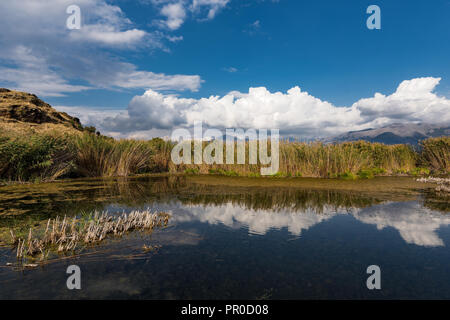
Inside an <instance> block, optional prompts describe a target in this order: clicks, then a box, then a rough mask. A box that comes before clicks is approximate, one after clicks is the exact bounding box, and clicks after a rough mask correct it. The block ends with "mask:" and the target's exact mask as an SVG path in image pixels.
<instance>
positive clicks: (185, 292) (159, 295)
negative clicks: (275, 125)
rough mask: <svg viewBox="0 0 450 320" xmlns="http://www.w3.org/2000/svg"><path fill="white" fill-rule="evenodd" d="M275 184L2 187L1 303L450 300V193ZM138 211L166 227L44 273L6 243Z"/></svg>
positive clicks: (191, 180) (153, 180)
mask: <svg viewBox="0 0 450 320" xmlns="http://www.w3.org/2000/svg"><path fill="white" fill-rule="evenodd" d="M279 180H280V179H273V180H271V179H261V178H259V179H258V178H254V179H244V178H225V177H224V178H221V177H220V178H217V177H211V178H208V177H201V178H196V177H182V176H175V177H167V176H159V177H158V176H155V177H141V178H133V179H124V180H122V179H110V180H71V181H67V182H58V183H52V184H42V185H16V186H7V187H0V298H1V299H17V298H18V299H25V298H26V299H79V298H92V299H116V298H117V299H119V298H120V299H121V298H126V299H128V298H130V299H325V298H331V299H367V298H369V299H390V298H406V299H407V298H425V299H427V298H438V299H439V298H446V299H450V271H449V268H448V266H449V265H450V250H449V245H450V214H449V210H450V209H449V203H448V198H447V199H436V198H434V197H432V196H431V195H430V194H429V193H428V192H426V191H423V190H420V189H418V188H417V186H414V187H413V188H407V187H406V186H407V185H408V183H409V182H411V181H413V179H412V178H377V179H374V180H372V181H369V182H364V183H361V187H359V186H358V183H357V182H348V183H347V184H345V183H343V184H342V186H341V187H339V186H337V185H335V184H334V182H330V183H329V184H330V185H329V186H328V185H327V182H326V181H325V182H320V183H319V184H320V185H317V183H318V182H314V181H313V179H311V181H310V182H305V183H303V182H302V183H300V184H297V183H295V182H292V181H294V180H295V179H290V180H289V179H288V180H289V181H290V182H287V183H284V182H280V181H279ZM267 181H268V182H267ZM303 181H305V180H303ZM351 183H354V184H356V186H353V187H351V186H350V187H349V184H351ZM370 184H378V186H379V187H377V188H375V189H376V190H372V189H370V188H365V186H369V185H370ZM395 184H400V185H404V187H395V190H394V189H393V187H392V186H393V185H395ZM411 184H413V183H412V182H411ZM136 209H137V210H142V209H150V210H152V211H165V212H168V213H170V214H171V218H170V220H169V225H168V227H167V228H163V229H158V230H154V231H153V232H152V233H148V232H147V233H146V232H131V233H129V234H127V235H126V236H124V237H121V238H118V237H109V238H108V239H107V240H106V241H104V242H102V243H100V244H98V245H95V246H90V247H86V248H84V249H82V250H81V251H80V252H78V255H76V256H71V255H70V254H67V255H66V256H63V255H61V256H59V257H53V258H52V259H50V260H49V261H47V262H46V263H45V264H42V265H39V266H38V267H37V268H22V267H20V266H19V265H17V261H16V252H15V250H14V248H12V247H11V246H10V245H7V242H8V241H9V240H10V238H9V229H10V228H14V229H15V230H24V231H26V230H28V229H29V228H30V227H31V228H33V227H35V226H39V225H40V224H42V223H46V221H47V220H48V219H49V218H50V217H53V218H54V217H56V216H62V217H63V216H64V215H66V216H75V215H80V214H82V213H83V212H92V211H94V210H98V211H103V210H107V211H108V212H109V213H110V214H115V213H122V212H130V211H132V210H136ZM144 245H152V246H157V249H155V250H152V251H145V250H144V249H143V246H144ZM9 263H10V264H12V265H7V264H9ZM69 265H78V266H79V267H80V269H81V283H82V284H81V285H82V288H81V290H68V289H67V287H66V280H67V277H68V275H67V274H66V269H67V267H68V266H69ZM370 265H378V266H379V267H380V269H381V290H369V289H368V288H367V286H366V280H367V278H368V277H369V274H367V273H366V269H367V267H368V266H370Z"/></svg>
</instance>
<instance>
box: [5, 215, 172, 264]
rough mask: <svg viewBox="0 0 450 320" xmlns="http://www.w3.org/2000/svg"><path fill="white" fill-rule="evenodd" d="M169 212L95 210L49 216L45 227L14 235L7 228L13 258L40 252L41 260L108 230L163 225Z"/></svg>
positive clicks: (97, 238) (94, 240)
mask: <svg viewBox="0 0 450 320" xmlns="http://www.w3.org/2000/svg"><path fill="white" fill-rule="evenodd" d="M169 217H170V215H169V214H167V213H165V212H160V213H152V212H150V211H132V212H131V213H129V214H127V213H123V214H121V215H119V216H113V215H109V214H107V213H106V212H103V213H99V212H95V214H93V215H88V216H82V217H81V218H78V217H72V218H67V217H64V218H60V217H56V218H55V219H49V220H48V221H47V224H46V227H45V230H43V229H38V230H33V229H32V228H30V229H29V232H28V236H24V235H17V234H16V233H15V232H14V231H13V230H12V229H10V235H11V244H12V245H14V246H15V248H16V256H17V259H19V260H22V259H24V258H34V257H35V256H37V255H39V254H40V257H41V258H40V260H44V259H46V258H47V256H48V255H49V254H50V253H51V252H57V253H64V252H70V251H71V252H74V250H75V249H76V248H77V246H79V245H80V244H84V245H88V244H94V243H99V242H101V241H103V240H104V239H105V238H106V237H107V236H108V235H109V234H112V235H115V236H122V235H123V234H125V233H126V232H129V231H132V230H147V231H151V230H153V229H154V228H157V227H165V226H167V224H168V221H169Z"/></svg>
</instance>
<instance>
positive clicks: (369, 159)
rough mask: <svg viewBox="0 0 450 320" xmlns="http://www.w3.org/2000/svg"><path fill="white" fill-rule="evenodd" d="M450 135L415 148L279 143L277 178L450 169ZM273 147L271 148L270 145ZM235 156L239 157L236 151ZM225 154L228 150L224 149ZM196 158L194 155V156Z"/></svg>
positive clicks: (250, 171) (245, 170)
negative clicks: (417, 148)
mask: <svg viewBox="0 0 450 320" xmlns="http://www.w3.org/2000/svg"><path fill="white" fill-rule="evenodd" d="M449 141H450V138H449V137H442V138H431V139H427V140H424V141H423V142H422V145H421V148H419V150H415V149H414V148H413V147H412V146H410V145H406V144H398V145H385V144H382V143H370V142H365V141H356V142H344V143H339V144H324V143H320V142H312V143H301V142H285V141H282V142H280V166H279V170H278V173H276V174H275V175H273V177H275V178H285V177H315V178H340V179H344V180H354V179H358V178H359V179H371V178H373V177H375V176H378V175H413V176H420V175H428V174H430V173H432V174H448V173H449V172H450V167H449V166H450V151H449V150H450V142H449ZM245 149H246V156H247V157H246V163H245V164H199V165H196V164H187V165H186V164H181V165H178V166H171V167H170V171H171V172H178V173H189V174H219V175H224V176H245V177H259V176H260V169H261V167H263V165H261V164H260V163H258V164H249V163H248V149H249V144H248V143H246V145H245ZM268 149H270V148H268ZM234 150H235V159H236V150H237V147H235V148H234ZM224 154H225V150H224ZM192 159H193V155H192Z"/></svg>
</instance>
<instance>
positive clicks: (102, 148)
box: [0, 132, 450, 183]
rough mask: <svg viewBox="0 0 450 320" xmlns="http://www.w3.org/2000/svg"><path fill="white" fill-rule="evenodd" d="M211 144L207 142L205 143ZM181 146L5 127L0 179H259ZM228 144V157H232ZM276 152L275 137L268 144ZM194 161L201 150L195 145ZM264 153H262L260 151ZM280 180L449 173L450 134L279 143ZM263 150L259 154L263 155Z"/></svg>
mask: <svg viewBox="0 0 450 320" xmlns="http://www.w3.org/2000/svg"><path fill="white" fill-rule="evenodd" d="M207 144H208V143H207V142H205V143H204V144H203V145H204V147H205V146H206V145H207ZM175 145H176V144H175V143H174V142H171V141H164V140H162V139H159V138H156V139H152V140H134V139H120V140H117V139H113V138H110V137H105V136H102V135H97V134H95V133H88V132H82V133H79V134H77V135H73V134H72V135H69V134H67V133H65V134H58V133H46V134H33V135H31V136H30V135H23V136H20V135H18V136H11V135H8V134H7V133H5V132H0V181H3V183H5V182H8V181H19V182H20V181H52V180H55V179H58V178H65V177H112V176H130V175H135V174H141V173H155V172H171V173H185V174H217V175H226V176H247V177H258V176H260V175H261V168H262V167H266V166H267V165H263V164H261V163H260V162H259V157H258V161H257V163H255V164H250V163H249V157H248V155H249V148H250V143H249V142H248V141H247V142H245V144H244V148H245V156H246V157H245V162H244V163H243V164H238V163H237V152H238V151H237V150H238V146H237V143H236V145H235V148H234V157H235V164H206V163H204V162H203V164H179V165H175V164H174V163H173V162H172V161H171V151H172V149H173V147H174V146H175ZM225 146H226V144H224V150H223V155H224V159H225V155H226V147H225ZM268 150H269V156H270V141H269V145H268ZM191 151H192V155H191V156H192V159H193V158H194V156H193V155H194V148H191ZM258 151H259V150H258ZM279 151H280V152H279V155H280V158H279V170H278V173H276V174H275V175H274V176H276V177H318V178H342V179H356V178H372V177H374V176H376V175H404V174H410V175H428V174H430V173H431V174H439V175H448V174H449V172H450V137H440V138H430V139H426V140H423V141H422V142H421V144H420V145H419V146H418V147H417V148H413V147H412V146H410V145H407V144H398V145H385V144H381V143H370V142H365V141H356V142H344V143H336V144H325V143H321V142H310V143H304V142H289V141H280V144H279ZM258 153H259V152H258Z"/></svg>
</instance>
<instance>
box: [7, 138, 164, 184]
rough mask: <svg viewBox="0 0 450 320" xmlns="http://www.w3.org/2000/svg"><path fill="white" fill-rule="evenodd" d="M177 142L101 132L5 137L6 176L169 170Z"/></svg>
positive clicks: (23, 177) (39, 178)
mask: <svg viewBox="0 0 450 320" xmlns="http://www.w3.org/2000/svg"><path fill="white" fill-rule="evenodd" d="M170 149H171V144H170V143H168V142H165V141H163V140H162V139H153V140H149V141H138V140H127V139H121V140H115V139H113V138H109V137H105V136H101V135H97V134H95V133H87V132H84V133H81V134H78V135H73V134H72V135H70V134H67V133H64V134H57V133H54V132H47V133H43V134H33V135H31V136H28V135H14V136H13V135H7V134H4V133H2V134H1V135H0V179H1V180H4V181H18V182H24V181H33V182H35V181H52V180H55V179H57V178H60V177H109V176H129V175H133V174H139V173H150V172H166V171H168V167H169V160H170Z"/></svg>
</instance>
